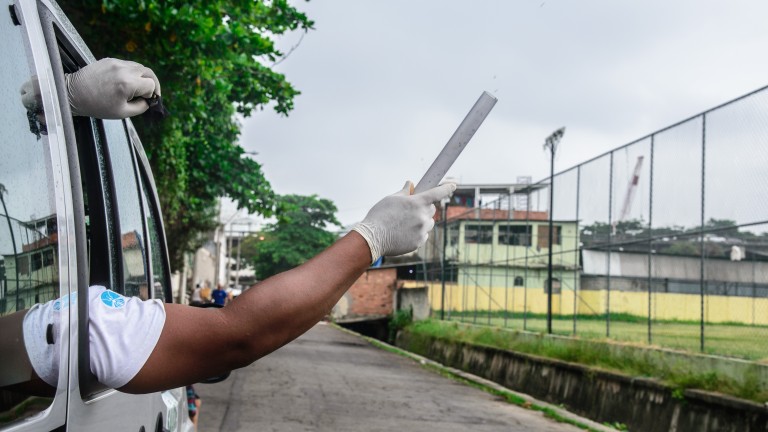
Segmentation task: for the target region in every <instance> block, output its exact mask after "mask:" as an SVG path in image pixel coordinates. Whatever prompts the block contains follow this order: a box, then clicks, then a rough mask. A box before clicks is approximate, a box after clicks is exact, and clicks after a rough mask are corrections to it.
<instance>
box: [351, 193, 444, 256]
mask: <svg viewBox="0 0 768 432" xmlns="http://www.w3.org/2000/svg"><path fill="white" fill-rule="evenodd" d="M411 188H412V183H411V182H409V181H408V182H405V187H403V189H402V190H400V191H398V192H396V193H394V194H392V195H390V196H388V197H385V198H384V199H382V200H381V201H379V202H378V203H376V205H374V206H373V207H372V208H371V210H370V211H368V214H367V215H366V216H365V219H363V221H362V222H360V223H358V224H357V225H355V226H354V227H353V228H352V229H353V230H355V231H357V232H358V233H359V234H360V235H361V236H363V238H364V239H365V241H366V242H367V243H368V247H369V248H370V249H371V263H374V262H376V260H378V259H379V257H382V256H388V255H389V256H393V255H403V254H406V253H408V252H413V251H415V250H416V249H417V248H418V247H419V246H421V245H422V244H424V243H425V242H426V241H427V238H428V236H429V232H430V231H431V230H432V227H434V226H435V220H434V219H433V217H434V215H435V204H434V203H435V202H438V201H440V200H442V199H443V198H448V197H449V196H451V194H452V193H453V191H454V190H456V183H445V184H442V185H440V186H438V187H436V188H433V189H429V190H426V191H424V192H421V193H418V194H416V195H411Z"/></svg>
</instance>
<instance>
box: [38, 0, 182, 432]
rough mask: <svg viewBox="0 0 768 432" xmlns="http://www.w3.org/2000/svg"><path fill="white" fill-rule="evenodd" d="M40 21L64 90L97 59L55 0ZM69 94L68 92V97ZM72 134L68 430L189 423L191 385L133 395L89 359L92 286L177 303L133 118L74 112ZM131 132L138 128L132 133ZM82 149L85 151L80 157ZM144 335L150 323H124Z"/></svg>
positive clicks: (66, 118)
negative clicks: (75, 306) (73, 254)
mask: <svg viewBox="0 0 768 432" xmlns="http://www.w3.org/2000/svg"><path fill="white" fill-rule="evenodd" d="M40 19H41V25H42V28H43V33H44V35H45V39H46V42H47V48H48V54H49V56H50V59H51V67H52V69H53V71H54V76H55V79H56V80H57V88H59V89H60V93H61V89H63V88H64V82H63V77H64V74H66V73H72V72H75V71H76V70H77V69H79V68H80V67H82V66H84V65H85V64H87V63H89V62H91V61H93V60H94V59H93V56H92V55H91V54H90V52H89V51H88V49H87V47H86V46H85V44H84V43H83V42H82V40H81V39H80V38H79V36H78V35H77V33H75V32H74V30H72V26H71V25H70V24H69V22H68V20H67V19H66V17H65V16H64V15H63V14H62V13H61V11H60V10H59V9H58V7H57V6H56V5H55V4H54V3H48V2H41V9H40ZM60 98H62V99H63V98H64V95H61V96H60ZM68 111H69V108H68V106H62V113H63V114H62V117H63V124H64V126H65V130H67V132H68V134H67V138H68V139H67V144H68V149H69V155H70V159H69V166H70V184H71V187H72V190H73V196H74V199H73V213H74V215H75V217H74V219H75V228H76V230H75V231H76V232H77V234H79V235H78V236H77V247H78V252H84V253H78V255H77V258H78V263H77V265H78V296H79V299H80V304H79V306H80V308H79V310H78V312H79V313H78V322H77V325H76V326H74V325H73V328H72V333H71V338H72V339H77V341H78V343H77V349H72V350H71V352H70V363H71V364H73V365H77V367H76V368H71V370H70V383H69V392H70V398H69V401H68V413H67V428H68V429H70V430H78V431H80V430H84V431H87V430H94V431H96V430H98V431H102V430H107V429H112V430H126V431H133V430H135V431H140V430H146V431H151V430H156V431H163V430H181V429H182V428H187V427H189V422H188V418H187V416H186V415H182V414H185V413H186V399H185V395H184V393H183V391H182V390H183V389H173V390H169V391H165V392H158V393H151V394H146V395H129V394H125V393H121V392H118V391H116V390H114V389H110V388H106V387H105V386H103V385H102V384H101V383H99V382H98V381H97V380H96V378H95V377H94V376H93V374H92V373H91V368H90V364H89V345H88V339H87V337H85V335H87V334H88V319H87V313H88V309H87V308H86V307H85V299H86V298H87V297H88V296H87V290H88V287H90V286H93V285H104V286H107V287H109V288H110V289H112V290H114V291H117V292H119V293H121V294H123V295H126V296H137V297H140V298H142V299H148V298H160V299H162V300H163V301H170V300H171V297H170V277H169V271H168V260H167V252H166V251H165V240H164V237H163V233H162V221H161V220H160V217H159V214H160V212H159V208H158V206H157V195H156V193H155V190H154V184H153V181H152V175H151V172H150V170H149V166H148V164H147V160H146V156H145V154H144V151H143V149H142V148H141V145H140V142H139V141H138V136H137V135H136V134H135V131H134V130H133V127H132V125H131V124H130V122H129V121H128V120H98V119H93V118H87V117H72V116H71V114H70V113H69V112H68ZM129 131H131V132H133V133H132V134H130V135H129ZM73 155H76V157H74V156H73ZM124 330H125V331H129V332H136V333H137V334H141V333H142V332H143V331H144V330H143V329H142V328H129V329H124Z"/></svg>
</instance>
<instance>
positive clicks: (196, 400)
mask: <svg viewBox="0 0 768 432" xmlns="http://www.w3.org/2000/svg"><path fill="white" fill-rule="evenodd" d="M200 405H202V400H201V399H200V395H198V394H197V392H196V391H195V388H194V387H193V386H192V385H188V386H187V413H188V414H189V419H190V420H192V424H193V425H195V430H197V419H198V418H200Z"/></svg>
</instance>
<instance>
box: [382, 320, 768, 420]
mask: <svg viewBox="0 0 768 432" xmlns="http://www.w3.org/2000/svg"><path fill="white" fill-rule="evenodd" d="M397 345H398V346H400V347H401V348H404V349H406V350H408V351H412V352H415V353H418V354H420V355H423V356H425V357H429V358H431V359H433V360H435V361H438V362H440V363H443V364H445V365H447V366H450V367H454V368H457V369H461V370H464V371H467V372H470V373H473V374H475V375H478V376H481V377H484V378H486V379H489V380H492V381H494V382H497V383H499V384H501V385H503V386H505V387H507V388H510V389H513V390H517V391H520V392H524V393H526V394H530V395H531V396H533V397H536V398H538V399H542V400H545V401H547V402H550V403H553V404H562V405H563V406H564V407H565V408H567V409H568V410H570V411H572V412H575V413H577V414H579V415H583V416H585V417H587V418H590V419H593V420H595V421H598V422H610V423H614V422H617V423H623V424H625V425H627V426H628V428H629V430H638V431H676V432H686V431H692V432H714V431H718V432H756V431H765V430H768V408H766V406H765V405H762V404H757V403H754V402H749V401H744V400H740V399H736V398H732V397H727V396H724V395H719V394H715V393H708V392H703V391H697V390H686V391H685V392H683V393H682V395H681V394H679V393H675V392H673V389H671V388H669V387H666V386H664V385H662V384H660V383H659V382H657V381H654V380H650V379H646V378H635V377H629V376H625V375H621V374H617V373H611V372H605V371H601V370H598V369H592V368H588V367H585V366H582V365H577V364H573V363H567V362H563V361H559V360H552V359H546V358H541V357H536V356H531V355H526V354H521V353H515V352H509V351H503V350H498V349H494V348H488V347H480V346H472V345H468V344H463V343H458V342H452V341H446V340H439V339H436V338H432V337H427V336H423V335H414V334H411V333H408V332H407V331H406V332H402V333H401V335H400V336H399V337H398V341H397Z"/></svg>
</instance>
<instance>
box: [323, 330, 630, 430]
mask: <svg viewBox="0 0 768 432" xmlns="http://www.w3.org/2000/svg"><path fill="white" fill-rule="evenodd" d="M327 324H328V325H331V326H333V327H334V328H337V329H339V330H341V331H343V332H345V333H348V334H350V335H354V336H357V337H359V338H362V339H364V340H366V341H368V342H369V343H370V344H371V345H373V346H378V347H380V348H384V349H387V350H389V351H392V352H394V353H396V354H399V355H401V356H403V357H407V358H410V359H411V360H413V361H416V362H418V363H420V364H421V365H422V366H426V365H429V366H431V367H433V368H435V369H438V370H441V371H444V372H446V373H448V374H450V375H454V376H457V377H460V378H462V379H464V380H467V381H469V382H472V383H475V384H478V385H480V386H483V387H487V388H490V389H492V390H495V391H497V392H501V393H507V394H510V395H513V396H515V397H517V398H519V399H522V400H524V401H525V402H526V403H527V404H530V405H531V406H536V407H539V408H541V409H546V410H548V411H552V412H554V413H555V414H557V415H558V416H560V417H562V418H564V419H567V420H570V421H572V422H575V423H578V424H580V425H584V426H586V427H588V428H590V429H591V430H595V431H599V432H616V429H614V428H612V427H609V426H606V425H603V424H600V423H597V422H595V421H593V420H590V419H588V418H584V417H581V416H579V415H576V414H574V413H572V412H570V411H567V410H565V409H563V408H561V407H559V406H557V405H552V404H551V403H549V402H544V401H541V400H538V399H536V398H534V397H532V396H529V395H527V394H525V393H520V392H517V391H515V390H512V389H509V388H507V387H504V386H502V385H499V384H498V383H496V382H493V381H490V380H487V379H485V378H482V377H479V376H477V375H473V374H471V373H468V372H464V371H462V370H459V369H455V368H452V367H448V366H445V365H444V364H442V363H438V362H436V361H434V360H431V359H428V358H426V357H423V356H420V355H418V354H414V353H412V352H410V351H405V350H403V349H402V348H398V347H396V346H393V345H390V344H388V343H386V342H382V341H380V340H378V339H374V338H371V337H368V336H365V335H362V334H360V333H357V332H354V331H352V330H349V329H346V328H344V327H341V326H339V325H338V324H335V323H327ZM518 406H521V407H523V408H527V409H530V408H528V407H526V406H523V405H518ZM555 421H557V420H556V419H555Z"/></svg>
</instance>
